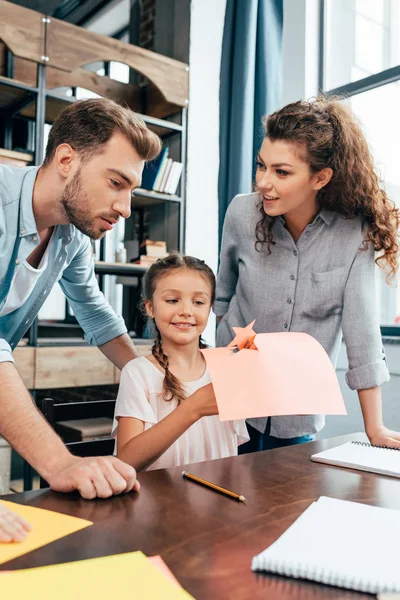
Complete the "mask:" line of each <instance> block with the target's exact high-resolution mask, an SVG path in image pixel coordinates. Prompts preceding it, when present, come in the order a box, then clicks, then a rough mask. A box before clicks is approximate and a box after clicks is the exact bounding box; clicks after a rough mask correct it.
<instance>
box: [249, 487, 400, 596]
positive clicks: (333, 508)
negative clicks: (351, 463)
mask: <svg viewBox="0 0 400 600" xmlns="http://www.w3.org/2000/svg"><path fill="white" fill-rule="evenodd" d="M399 539H400V511H398V510H393V509H390V508H379V507H376V506H368V505H366V504H359V503H357V502H348V501H347V500H337V499H335V498H326V497H324V496H322V497H321V498H319V500H317V502H313V503H312V504H311V506H309V507H308V508H307V509H306V510H305V511H304V513H303V514H302V515H301V516H300V517H299V518H298V519H297V520H296V521H295V522H294V523H293V525H291V527H289V528H288V529H287V531H285V533H283V534H282V535H281V537H280V538H279V539H278V540H277V541H276V542H274V543H273V544H272V545H271V546H270V547H269V548H267V549H266V550H264V552H262V553H261V554H259V555H258V556H256V557H254V558H253V562H252V570H253V571H269V572H271V573H276V574H279V575H286V576H289V577H295V578H299V579H309V580H311V581H318V582H319V583H325V584H328V585H334V586H338V587H343V588H348V589H351V590H356V591H360V592H365V593H369V594H377V593H382V592H400V569H399V553H398V540H399Z"/></svg>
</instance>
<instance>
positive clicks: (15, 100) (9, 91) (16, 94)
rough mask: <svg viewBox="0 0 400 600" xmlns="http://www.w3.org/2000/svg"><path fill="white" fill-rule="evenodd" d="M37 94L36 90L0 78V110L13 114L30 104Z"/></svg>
mask: <svg viewBox="0 0 400 600" xmlns="http://www.w3.org/2000/svg"><path fill="white" fill-rule="evenodd" d="M36 94H37V88H35V87H30V86H29V85H26V84H24V83H22V82H21V81H17V80H15V79H9V78H8V77H0V109H6V110H8V111H9V112H11V113H13V112H16V111H18V110H19V109H20V107H24V106H25V104H29V103H31V102H32V101H33V100H34V99H35V98H36Z"/></svg>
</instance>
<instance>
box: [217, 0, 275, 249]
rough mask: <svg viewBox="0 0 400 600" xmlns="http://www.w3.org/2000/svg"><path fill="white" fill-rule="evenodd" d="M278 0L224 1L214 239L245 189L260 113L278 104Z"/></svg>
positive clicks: (252, 168) (257, 141) (257, 139)
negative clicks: (233, 202) (215, 229)
mask: <svg viewBox="0 0 400 600" xmlns="http://www.w3.org/2000/svg"><path fill="white" fill-rule="evenodd" d="M282 29H283V0H227V3H226V14H225V26H224V36H223V44H222V57H221V77H220V168H219V179H218V197H219V198H218V206H219V210H218V217H219V239H220V240H221V232H222V225H223V221H224V216H225V212H226V209H227V207H228V205H229V203H230V201H231V200H232V198H233V197H234V196H235V195H236V194H241V193H249V192H251V189H252V182H253V179H254V172H255V157H256V155H257V152H258V150H259V147H260V145H261V143H262V139H263V131H262V127H261V117H262V116H263V115H265V114H267V113H269V112H272V111H274V110H275V109H276V108H278V107H279V105H280V97H281V79H282V76H281V74H282Z"/></svg>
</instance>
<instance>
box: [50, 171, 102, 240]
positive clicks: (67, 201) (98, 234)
mask: <svg viewBox="0 0 400 600" xmlns="http://www.w3.org/2000/svg"><path fill="white" fill-rule="evenodd" d="M60 202H61V206H62V207H63V209H64V211H65V214H66V215H67V217H68V220H69V222H70V223H72V225H74V226H75V227H76V228H77V229H79V231H81V232H82V233H84V234H85V235H87V236H89V237H90V238H91V239H92V240H98V239H100V238H102V237H103V236H104V234H105V232H106V230H105V229H102V228H98V229H97V228H96V227H95V225H94V223H93V217H91V216H90V209H89V200H88V197H87V194H86V192H85V190H84V189H83V185H82V179H81V169H80V168H79V169H78V171H77V172H76V175H75V177H74V178H73V180H72V181H71V182H70V183H68V184H67V185H66V186H65V188H64V191H63V194H62V196H61V201H60Z"/></svg>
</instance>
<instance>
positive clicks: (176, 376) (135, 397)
mask: <svg viewBox="0 0 400 600" xmlns="http://www.w3.org/2000/svg"><path fill="white" fill-rule="evenodd" d="M214 294H215V277H214V273H213V272H212V271H211V269H210V268H209V267H208V266H207V265H206V264H205V263H204V262H203V261H201V260H199V259H197V258H193V257H191V256H181V255H179V254H172V255H171V256H168V257H167V258H164V259H159V260H157V262H156V263H154V264H153V265H152V266H151V267H150V269H149V270H148V271H147V273H146V275H145V277H144V278H143V303H144V307H145V310H146V312H147V314H148V315H149V317H150V318H151V319H152V320H153V322H154V325H155V328H156V332H157V338H156V340H155V342H154V345H153V348H152V354H151V356H148V357H141V358H136V359H134V360H131V361H130V362H128V363H127V364H126V365H125V367H124V368H123V369H122V373H121V382H120V387H119V391H118V397H117V402H116V407H115V416H114V425H113V436H114V437H116V439H117V444H116V447H117V455H118V458H120V459H122V460H123V461H125V462H127V463H128V464H130V465H132V466H133V467H135V469H136V470H137V471H142V470H144V469H160V468H165V467H174V466H178V465H183V464H189V463H193V462H199V461H203V460H211V459H214V458H223V457H225V456H234V455H236V454H237V448H238V445H239V444H243V443H244V442H246V441H247V440H248V439H249V438H248V434H247V429H246V427H245V423H244V421H228V422H221V421H220V419H219V416H218V409H217V405H216V402H215V396H214V391H213V387H212V385H211V379H210V375H209V372H208V370H207V367H206V363H205V360H204V358H203V355H202V353H201V352H200V351H199V348H205V345H204V344H203V342H202V340H201V334H202V333H203V331H204V329H205V327H206V325H207V321H208V317H209V314H210V310H211V306H212V303H213V301H214Z"/></svg>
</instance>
